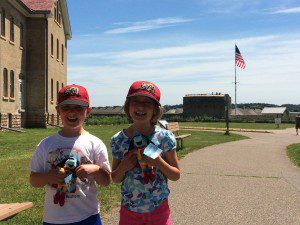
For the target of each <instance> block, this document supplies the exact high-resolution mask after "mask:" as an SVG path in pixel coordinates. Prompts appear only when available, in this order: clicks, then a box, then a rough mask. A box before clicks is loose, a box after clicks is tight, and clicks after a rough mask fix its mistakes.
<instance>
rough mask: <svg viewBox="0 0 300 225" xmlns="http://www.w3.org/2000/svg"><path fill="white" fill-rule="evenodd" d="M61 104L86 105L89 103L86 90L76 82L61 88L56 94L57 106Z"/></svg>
mask: <svg viewBox="0 0 300 225" xmlns="http://www.w3.org/2000/svg"><path fill="white" fill-rule="evenodd" d="M62 105H81V106H84V107H88V106H89V105H90V98H89V95H88V92H87V90H86V89H85V88H84V87H82V86H80V85H76V84H71V85H67V86H65V87H63V88H61V89H60V90H59V92H58V95H57V106H62Z"/></svg>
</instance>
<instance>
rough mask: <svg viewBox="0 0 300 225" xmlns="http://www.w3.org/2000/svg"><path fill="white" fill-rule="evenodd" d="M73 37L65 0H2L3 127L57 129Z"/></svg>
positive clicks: (0, 84) (0, 74)
mask: <svg viewBox="0 0 300 225" xmlns="http://www.w3.org/2000/svg"><path fill="white" fill-rule="evenodd" d="M71 37H72V34H71V26H70V21H69V15H68V10H67V3H66V0H17V1H16V0H1V1H0V67H1V68H0V94H1V99H0V126H3V127H13V128H18V127H46V126H47V123H51V124H59V122H60V120H59V117H58V115H57V113H56V110H55V106H56V101H57V99H56V97H57V92H58V91H59V89H60V88H61V87H63V86H64V85H66V82H67V40H70V39H71Z"/></svg>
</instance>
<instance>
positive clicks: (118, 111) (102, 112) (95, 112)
mask: <svg viewBox="0 0 300 225" xmlns="http://www.w3.org/2000/svg"><path fill="white" fill-rule="evenodd" d="M91 115H92V116H117V115H119V116H121V115H125V112H124V107H123V106H106V107H95V108H93V109H92V111H91Z"/></svg>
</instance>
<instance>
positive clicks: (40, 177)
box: [29, 169, 66, 188]
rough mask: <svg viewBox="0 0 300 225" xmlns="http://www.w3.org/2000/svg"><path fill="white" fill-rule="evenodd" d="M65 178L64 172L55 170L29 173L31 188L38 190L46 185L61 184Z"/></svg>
mask: <svg viewBox="0 0 300 225" xmlns="http://www.w3.org/2000/svg"><path fill="white" fill-rule="evenodd" d="M65 177H66V172H65V171H58V170H55V169H51V170H49V171H48V172H47V173H35V172H32V171H31V172H30V178H29V181H30V184H31V185H32V186H33V187H36V188H40V187H44V186H45V185H46V184H60V183H63V182H64V178H65Z"/></svg>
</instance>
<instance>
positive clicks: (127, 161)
mask: <svg viewBox="0 0 300 225" xmlns="http://www.w3.org/2000/svg"><path fill="white" fill-rule="evenodd" d="M136 163H137V158H136V154H135V152H133V151H132V152H129V153H128V154H127V155H126V156H125V158H124V159H123V160H122V161H121V160H120V159H117V158H113V161H112V173H111V176H112V180H113V182H114V183H121V182H122V181H123V180H124V176H125V173H126V172H127V171H128V170H131V169H133V168H134V167H135V165H136Z"/></svg>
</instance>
